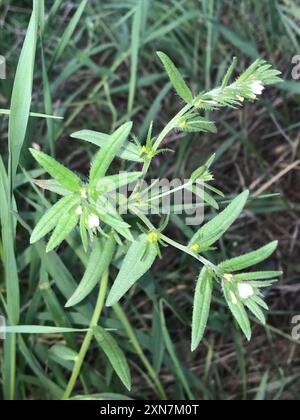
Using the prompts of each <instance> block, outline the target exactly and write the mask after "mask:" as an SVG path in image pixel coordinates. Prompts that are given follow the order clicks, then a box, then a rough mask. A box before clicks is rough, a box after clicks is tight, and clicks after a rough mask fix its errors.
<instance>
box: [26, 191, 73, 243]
mask: <svg viewBox="0 0 300 420" xmlns="http://www.w3.org/2000/svg"><path fill="white" fill-rule="evenodd" d="M79 202H80V199H79V197H78V196H77V195H76V194H69V195H67V196H66V197H63V198H62V199H60V200H59V201H58V202H57V203H56V204H55V205H54V206H53V207H51V208H50V209H49V210H48V211H47V212H46V214H45V215H44V216H43V217H42V218H41V220H40V221H39V223H38V224H37V225H36V227H35V229H34V230H33V232H32V234H31V237H30V243H31V244H34V243H35V242H37V241H39V240H40V239H42V238H43V237H44V236H45V235H47V233H49V232H50V231H51V230H52V229H54V227H55V226H56V225H57V223H58V222H59V220H60V219H61V217H62V215H63V214H64V213H65V212H68V211H69V210H70V208H72V207H74V206H76V204H78V205H79Z"/></svg>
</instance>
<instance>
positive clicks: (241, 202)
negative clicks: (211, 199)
mask: <svg viewBox="0 0 300 420" xmlns="http://www.w3.org/2000/svg"><path fill="white" fill-rule="evenodd" d="M248 197H249V191H245V192H243V193H242V194H240V195H239V196H237V197H236V198H235V199H234V200H233V201H232V202H231V203H230V204H229V206H228V207H226V209H225V210H223V211H222V212H221V213H220V214H218V216H216V217H215V218H214V219H212V220H210V221H209V222H208V223H206V224H205V225H204V226H203V227H202V228H200V229H199V230H198V232H197V233H196V234H195V235H194V236H193V238H192V239H191V241H190V244H189V246H191V245H193V244H198V245H199V246H200V250H201V251H203V250H207V249H208V248H209V247H210V246H211V245H213V244H214V243H215V242H217V241H218V240H219V239H220V238H221V237H222V236H223V235H224V233H225V232H226V231H227V230H228V229H229V228H230V226H231V225H232V224H233V223H234V222H235V221H236V220H237V219H238V217H239V216H240V214H241V212H242V210H243V208H244V207H245V204H246V202H247V199H248Z"/></svg>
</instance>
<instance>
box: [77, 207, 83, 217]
mask: <svg viewBox="0 0 300 420" xmlns="http://www.w3.org/2000/svg"><path fill="white" fill-rule="evenodd" d="M76 214H77V216H81V215H82V214H83V210H82V207H81V206H79V207H77V209H76Z"/></svg>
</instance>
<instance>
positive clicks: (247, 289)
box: [237, 283, 254, 299]
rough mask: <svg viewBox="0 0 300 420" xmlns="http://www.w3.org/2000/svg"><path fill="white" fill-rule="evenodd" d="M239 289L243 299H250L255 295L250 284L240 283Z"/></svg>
mask: <svg viewBox="0 0 300 420" xmlns="http://www.w3.org/2000/svg"><path fill="white" fill-rule="evenodd" d="M237 287H238V292H239V295H240V297H241V298H242V299H248V298H249V297H251V296H253V295H254V289H253V287H252V286H250V284H244V283H239V284H238V286H237Z"/></svg>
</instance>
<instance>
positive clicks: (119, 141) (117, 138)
mask: <svg viewBox="0 0 300 420" xmlns="http://www.w3.org/2000/svg"><path fill="white" fill-rule="evenodd" d="M131 129H132V122H128V123H126V124H124V125H122V126H121V127H120V128H119V129H118V130H117V131H115V133H114V134H112V135H111V136H110V138H109V140H108V141H107V142H106V143H105V145H104V146H103V147H102V149H101V150H99V152H98V153H97V155H96V157H95V160H94V162H93V164H92V167H91V172H90V185H91V186H95V185H96V184H97V182H98V180H99V179H100V178H102V177H103V176H105V174H106V172H107V170H108V168H109V167H110V164H111V163H112V161H113V159H114V158H115V156H116V154H117V152H118V151H119V150H120V148H121V146H122V145H123V143H124V142H125V140H126V139H127V137H128V136H129V134H130V131H131Z"/></svg>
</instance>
